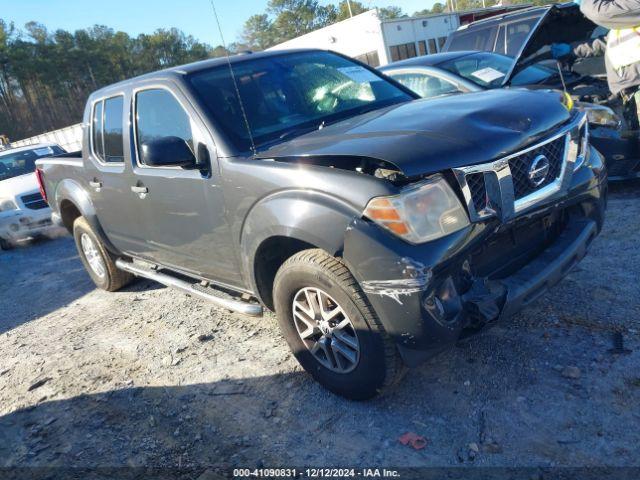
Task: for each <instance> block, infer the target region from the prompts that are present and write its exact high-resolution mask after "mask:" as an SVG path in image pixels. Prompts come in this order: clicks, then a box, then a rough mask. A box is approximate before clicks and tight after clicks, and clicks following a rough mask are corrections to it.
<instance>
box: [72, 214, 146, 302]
mask: <svg viewBox="0 0 640 480" xmlns="http://www.w3.org/2000/svg"><path fill="white" fill-rule="evenodd" d="M73 238H74V240H75V242H76V248H77V249H78V253H79V255H80V259H81V260H82V263H83V264H84V268H85V269H86V270H87V273H89V276H90V277H91V280H93V283H95V284H96V286H97V287H98V288H101V289H103V290H107V291H109V292H115V291H116V290H119V289H121V288H122V287H124V286H125V285H127V284H128V283H129V282H131V280H133V278H134V277H133V275H131V274H130V273H128V272H124V271H122V270H120V269H118V268H117V267H116V263H115V261H116V258H115V257H114V256H113V255H112V254H111V253H109V252H108V251H107V249H106V248H104V245H102V242H100V240H99V239H98V237H97V235H96V234H95V233H94V232H93V230H92V229H91V226H90V225H89V223H88V222H87V220H86V219H85V218H84V217H78V218H77V219H76V220H75V222H73Z"/></svg>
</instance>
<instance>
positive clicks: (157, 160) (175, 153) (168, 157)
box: [141, 137, 196, 168]
mask: <svg viewBox="0 0 640 480" xmlns="http://www.w3.org/2000/svg"><path fill="white" fill-rule="evenodd" d="M141 150H142V151H141V155H142V163H144V164H145V165H149V166H151V167H182V168H193V167H195V165H196V157H195V156H194V155H193V152H192V151H191V148H189V144H187V142H185V141H184V140H183V139H182V138H179V137H162V138H158V139H155V140H150V141H148V142H145V143H143V144H142V149H141Z"/></svg>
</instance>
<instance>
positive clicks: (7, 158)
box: [0, 146, 64, 181]
mask: <svg viewBox="0 0 640 480" xmlns="http://www.w3.org/2000/svg"><path fill="white" fill-rule="evenodd" d="M61 153H64V150H62V149H61V148H60V147H57V146H53V147H49V146H47V147H40V148H34V149H33V150H21V151H18V152H12V151H11V150H7V151H6V152H0V181H2V180H7V179H8V178H13V177H17V176H19V175H24V174H26V173H33V171H34V170H35V169H36V160H37V159H38V158H43V157H51V156H52V155H59V154H61Z"/></svg>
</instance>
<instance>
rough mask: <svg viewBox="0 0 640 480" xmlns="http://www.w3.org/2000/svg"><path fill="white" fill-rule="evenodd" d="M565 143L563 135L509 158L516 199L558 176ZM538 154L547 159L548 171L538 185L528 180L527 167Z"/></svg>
mask: <svg viewBox="0 0 640 480" xmlns="http://www.w3.org/2000/svg"><path fill="white" fill-rule="evenodd" d="M565 143H566V140H565V137H564V136H563V137H560V138H558V139H556V140H553V141H552V142H549V143H547V144H545V145H542V146H541V147H539V148H535V149H533V150H529V151H528V152H525V153H523V154H522V155H518V156H517V157H513V158H511V159H510V160H509V168H510V169H511V176H512V177H513V190H514V194H515V198H516V200H517V199H519V198H522V197H525V196H527V195H529V194H530V193H533V192H535V191H536V190H538V189H540V188H542V187H545V186H546V185H549V184H550V183H551V182H553V181H554V180H556V179H557V178H558V176H559V175H560V171H561V169H562V161H563V160H564V149H565ZM538 155H544V156H545V157H547V159H548V160H549V173H548V174H547V177H546V179H545V180H544V182H542V183H541V184H540V185H533V184H532V183H531V181H530V180H529V168H531V165H532V163H533V161H534V159H535V158H536V157H537V156H538Z"/></svg>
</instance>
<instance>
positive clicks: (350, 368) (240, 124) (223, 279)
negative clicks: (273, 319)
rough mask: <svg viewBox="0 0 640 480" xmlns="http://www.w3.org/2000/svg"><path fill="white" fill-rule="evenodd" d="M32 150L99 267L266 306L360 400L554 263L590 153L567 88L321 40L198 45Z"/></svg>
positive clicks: (102, 274)
mask: <svg viewBox="0 0 640 480" xmlns="http://www.w3.org/2000/svg"><path fill="white" fill-rule="evenodd" d="M83 131H84V139H83V148H82V154H81V155H80V154H76V156H75V157H74V156H73V155H66V156H64V157H62V158H55V157H54V158H47V159H42V160H39V161H38V162H37V163H36V169H37V172H36V173H37V177H38V179H39V181H40V184H41V189H42V193H43V195H44V196H45V198H46V199H47V201H48V203H49V205H50V206H51V208H52V209H53V216H54V219H55V220H56V221H57V222H58V223H60V224H62V225H64V226H65V227H66V228H67V229H68V230H69V231H70V232H72V233H73V236H74V238H75V242H76V245H77V247H78V252H79V255H80V258H81V260H82V262H83V263H84V266H85V267H86V269H87V271H88V273H89V275H90V276H91V278H92V279H93V281H94V282H95V284H96V285H97V286H98V287H100V288H102V289H105V290H109V291H114V290H118V289H119V288H122V287H123V286H125V285H126V284H127V283H128V282H130V281H131V280H132V279H133V278H134V277H135V276H138V277H146V278H149V279H153V280H156V281H158V282H160V283H162V284H165V285H168V286H171V287H175V288H178V289H180V290H183V291H186V292H187V293H189V294H190V295H191V296H193V297H198V298H204V299H207V300H209V301H211V302H213V303H214V304H215V305H217V306H219V307H222V308H226V309H230V310H233V311H236V312H241V313H244V314H247V315H261V314H262V311H263V307H266V308H268V309H270V310H273V311H275V313H276V315H277V318H278V322H279V325H280V328H281V331H282V335H283V337H284V339H285V340H286V341H287V343H288V344H289V346H290V348H291V350H292V352H293V354H294V355H295V357H296V358H297V360H298V361H299V362H300V364H301V365H302V366H303V367H304V369H305V370H306V371H307V372H309V373H310V374H311V375H312V376H313V377H314V378H315V379H316V380H317V381H318V382H320V383H321V384H322V385H324V386H325V387H326V388H328V389H330V390H331V391H333V392H336V393H338V394H340V395H343V396H345V397H348V398H352V399H367V398H370V397H372V396H374V395H376V394H377V393H379V392H381V391H383V390H384V389H385V388H386V387H389V386H390V385H392V384H394V382H395V381H396V380H397V379H398V378H399V377H400V375H401V373H402V372H403V371H404V370H405V367H407V366H408V367H412V366H416V365H418V364H419V363H420V362H422V361H424V360H425V359H426V358H429V357H430V356H432V355H434V354H436V353H437V352H439V351H441V350H442V349H443V348H445V347H447V346H448V345H451V344H452V343H454V342H455V341H456V340H457V339H459V338H461V337H464V336H467V335H469V334H471V333H474V332H476V331H478V330H479V329H480V328H481V327H483V326H485V325H491V324H494V323H496V322H497V321H500V320H502V319H503V318H505V317H508V316H509V315H511V314H512V313H514V312H515V311H517V310H519V309H520V308H522V307H523V306H525V305H527V304H528V303H530V302H531V301H533V300H534V299H536V298H537V297H538V296H539V295H541V294H542V293H543V292H544V291H545V290H546V289H548V288H549V287H550V286H552V285H554V284H555V283H556V282H558V281H559V280H560V279H561V278H562V277H563V276H564V275H566V274H567V272H568V271H569V270H570V269H571V267H572V266H574V265H575V264H576V263H577V262H578V261H579V260H580V259H581V258H582V257H583V256H584V255H585V253H586V251H587V249H588V247H589V244H590V243H591V241H592V240H593V239H594V238H595V236H596V235H597V234H598V232H599V231H600V228H601V226H602V222H603V218H604V209H605V203H606V190H607V184H606V171H605V167H604V164H603V159H602V156H601V155H600V154H599V153H598V152H597V151H596V150H595V149H593V148H592V147H591V146H590V144H589V141H588V124H587V122H586V118H585V115H584V113H582V112H580V111H577V110H575V109H573V108H572V106H571V102H570V101H569V100H568V99H567V98H566V95H565V94H563V93H562V92H558V91H552V90H538V91H530V90H520V89H517V88H512V89H509V90H504V91H502V90H492V91H486V92H479V93H471V94H466V95H451V96H443V97H441V98H436V99H429V100H419V99H417V98H416V95H414V94H413V93H412V92H410V91H409V90H407V89H406V88H405V87H403V86H402V85H400V84H399V83H396V82H395V81H393V80H391V79H389V78H387V77H385V76H384V75H383V74H381V73H379V72H376V71H375V70H373V69H371V68H369V67H368V66H366V65H364V64H362V63H359V62H357V61H354V60H352V59H349V58H348V57H345V56H342V55H340V54H337V53H333V52H327V51H322V50H288V51H270V52H262V53H254V54H245V55H238V56H233V57H230V58H223V59H211V60H206V61H202V62H198V63H194V64H190V65H185V66H180V67H175V68H170V69H167V70H164V71H160V72H155V73H151V74H147V75H143V76H140V77H137V78H134V79H131V80H127V81H124V82H121V83H118V84H115V85H111V86H108V87H105V88H103V89H101V90H98V91H97V92H95V93H93V94H92V95H91V96H90V98H89V100H88V103H87V106H86V110H85V113H84V123H83Z"/></svg>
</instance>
